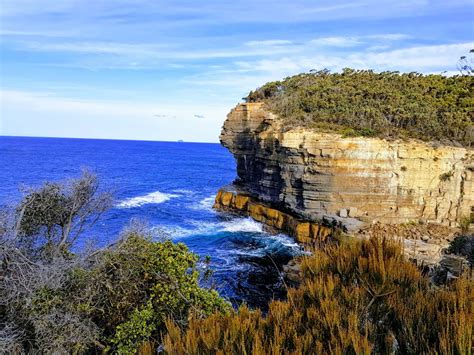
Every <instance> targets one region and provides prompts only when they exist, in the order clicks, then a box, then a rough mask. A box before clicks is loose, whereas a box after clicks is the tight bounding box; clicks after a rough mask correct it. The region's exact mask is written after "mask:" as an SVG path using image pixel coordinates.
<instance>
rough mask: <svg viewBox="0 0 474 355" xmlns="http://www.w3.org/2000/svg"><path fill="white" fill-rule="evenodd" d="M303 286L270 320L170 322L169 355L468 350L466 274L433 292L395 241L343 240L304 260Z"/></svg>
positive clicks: (236, 316)
mask: <svg viewBox="0 0 474 355" xmlns="http://www.w3.org/2000/svg"><path fill="white" fill-rule="evenodd" d="M301 268H302V274H303V275H302V276H303V277H302V279H303V281H302V283H301V285H300V286H299V287H298V288H295V289H290V290H289V291H288V299H287V300H286V301H273V302H272V303H271V304H270V309H269V312H268V315H267V316H266V317H263V316H262V314H261V312H260V311H258V310H257V311H252V310H249V309H248V308H246V307H242V308H240V309H239V310H238V311H235V312H233V313H232V314H230V315H222V314H214V315H212V316H210V317H208V318H207V319H193V320H192V321H190V322H189V324H188V327H187V328H185V327H180V326H179V325H177V324H176V323H174V322H172V321H168V322H167V323H166V325H167V329H168V333H167V335H166V336H165V337H164V340H163V344H164V348H165V350H166V351H167V352H168V353H173V354H174V353H176V354H198V353H223V354H227V353H252V354H269V353H271V354H280V353H292V354H307V353H315V354H323V353H337V354H341V353H349V354H368V353H391V352H395V353H470V352H471V351H472V349H471V346H472V340H473V338H472V324H473V322H474V315H473V311H472V309H473V305H474V300H473V296H472V295H473V292H474V286H473V283H472V280H471V279H469V278H468V277H467V276H465V277H463V278H460V279H459V280H457V281H455V282H453V283H452V284H450V285H448V286H446V287H444V288H441V289H438V290H435V289H433V288H432V287H431V286H430V283H429V281H428V279H426V278H425V277H424V276H422V275H421V273H420V271H419V270H418V269H417V267H416V266H415V265H414V264H411V263H409V262H407V261H405V260H404V259H403V256H402V253H401V247H400V245H398V244H397V243H395V242H393V241H389V240H386V239H383V238H373V239H371V240H366V241H354V240H350V241H345V242H343V243H340V244H332V245H327V246H325V247H323V248H322V249H319V250H314V251H313V255H311V256H306V257H303V258H302V260H301Z"/></svg>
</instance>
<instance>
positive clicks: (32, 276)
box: [0, 173, 474, 354]
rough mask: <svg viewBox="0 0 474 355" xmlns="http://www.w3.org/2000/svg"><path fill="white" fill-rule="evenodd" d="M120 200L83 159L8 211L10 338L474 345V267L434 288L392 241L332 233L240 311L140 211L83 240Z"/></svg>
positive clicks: (25, 343) (30, 348) (365, 346)
mask: <svg viewBox="0 0 474 355" xmlns="http://www.w3.org/2000/svg"><path fill="white" fill-rule="evenodd" d="M110 202H111V199H110V195H108V194H106V193H103V192H101V189H100V188H99V185H98V181H97V179H96V177H95V176H93V175H91V174H88V173H85V174H83V175H82V176H81V177H80V178H79V179H76V180H72V181H70V182H68V183H66V184H51V183H47V184H45V185H44V186H42V187H41V188H39V189H36V190H31V191H29V192H28V193H27V194H26V195H25V196H24V198H23V199H22V200H21V201H20V203H19V205H18V206H17V207H16V208H13V209H9V210H4V211H0V212H1V213H0V263H1V266H0V268H1V269H0V319H1V322H0V349H2V350H1V351H4V352H7V353H97V352H113V353H119V354H133V353H136V352H137V349H141V350H148V351H152V350H156V349H158V348H159V349H161V350H163V351H164V352H166V353H170V354H176V353H178V354H179V353H181V354H203V353H204V354H214V353H221V354H241V353H253V354H269V353H274V354H280V353H294V354H303V353H353V354H355V353H357V354H358V353H447V354H449V353H463V354H469V353H472V342H473V324H474V314H473V308H474V284H473V281H472V278H471V277H472V276H469V275H464V276H463V277H461V278H459V279H457V280H456V281H454V282H452V283H451V284H449V285H447V286H442V287H436V288H435V287H434V286H433V285H432V284H430V282H429V280H428V279H427V278H426V277H425V276H423V275H422V274H421V272H420V270H419V269H418V268H417V267H416V266H415V265H414V264H412V263H410V262H408V261H406V260H404V258H403V255H402V253H401V248H400V246H399V245H398V244H396V243H395V242H393V241H389V240H386V239H383V238H382V237H380V236H379V237H377V235H376V237H374V238H373V239H370V240H365V241H356V240H345V241H334V242H333V243H329V244H326V245H322V246H321V247H320V248H318V249H314V250H313V251H312V252H313V253H312V255H309V256H304V257H302V259H301V260H300V263H301V267H302V280H303V281H302V283H301V284H300V285H299V286H298V287H297V288H293V289H289V290H288V298H287V300H286V301H273V302H271V304H270V307H269V313H268V314H267V315H263V314H262V312H261V311H260V310H249V309H248V308H247V307H245V306H243V307H241V308H240V309H239V310H235V311H233V310H232V309H231V308H230V305H229V303H227V302H226V301H225V300H224V299H222V298H220V297H219V295H218V294H217V293H216V292H215V291H213V290H209V289H204V288H201V287H200V285H199V280H200V277H201V276H202V275H201V272H200V268H199V262H198V258H197V256H196V255H194V254H192V253H190V252H189V250H188V249H187V248H186V246H185V245H183V244H174V243H172V242H171V241H169V240H166V239H160V240H158V241H155V240H156V239H155V240H154V239H153V237H155V236H153V235H152V234H151V233H150V231H149V230H148V229H146V228H144V227H143V226H141V225H132V226H131V227H130V228H128V229H127V230H125V231H124V232H123V233H122V235H121V236H120V238H119V240H118V241H117V242H116V243H115V244H113V245H110V246H108V247H105V248H103V249H89V248H84V247H83V249H84V250H83V251H82V252H81V253H78V252H74V250H77V249H75V246H76V244H77V243H76V240H77V238H79V237H81V238H83V237H84V236H83V232H84V231H87V228H89V227H90V226H91V225H92V224H93V223H94V222H95V221H96V220H97V219H98V218H99V216H100V215H101V214H102V213H103V212H104V211H105V210H106V208H107V206H110ZM379 234H380V233H379Z"/></svg>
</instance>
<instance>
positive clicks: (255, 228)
mask: <svg viewBox="0 0 474 355" xmlns="http://www.w3.org/2000/svg"><path fill="white" fill-rule="evenodd" d="M219 225H220V226H221V228H222V231H224V232H231V233H236V232H255V233H263V226H262V224H261V223H258V222H256V221H254V220H253V219H251V218H235V219H232V220H230V221H227V222H221V223H219Z"/></svg>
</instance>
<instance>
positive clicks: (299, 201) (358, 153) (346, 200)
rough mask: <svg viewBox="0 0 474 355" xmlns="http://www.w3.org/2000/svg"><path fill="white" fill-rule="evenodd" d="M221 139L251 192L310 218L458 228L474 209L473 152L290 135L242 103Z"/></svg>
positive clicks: (312, 133) (306, 132) (304, 132)
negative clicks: (357, 219)
mask: <svg viewBox="0 0 474 355" xmlns="http://www.w3.org/2000/svg"><path fill="white" fill-rule="evenodd" d="M220 139H221V142H222V144H223V145H224V146H225V147H227V148H228V149H229V150H230V151H231V152H232V154H233V155H234V157H235V159H236V162H237V174H238V176H239V179H240V182H241V183H242V186H243V188H245V190H246V191H247V192H248V193H249V194H251V195H253V196H255V197H258V198H259V199H260V200H261V201H263V202H266V203H268V204H269V205H271V206H273V207H275V208H278V209H281V210H286V211H289V212H291V213H293V214H295V215H298V216H301V217H302V218H305V219H308V220H319V219H321V218H323V217H327V216H330V217H331V216H332V217H334V216H337V217H334V218H336V219H339V220H345V219H350V217H355V218H359V219H362V220H364V221H374V220H377V221H380V222H384V223H402V222H408V221H412V220H424V221H430V222H436V223H443V224H450V225H456V224H457V223H458V222H459V221H460V220H461V218H463V217H466V216H469V215H470V213H471V210H472V208H473V206H474V154H473V150H472V149H466V148H458V147H452V146H435V145H432V144H428V143H424V142H420V141H415V140H408V141H401V140H395V141H388V140H385V139H380V138H365V137H350V138H344V137H342V136H341V135H339V134H335V133H321V132H318V131H317V130H311V129H302V128H294V129H290V130H286V131H284V130H282V129H281V127H280V124H279V121H278V119H277V117H276V116H274V115H273V114H272V113H270V112H268V111H266V110H265V109H264V107H263V105H262V104H261V103H247V104H239V105H237V106H236V107H235V108H234V109H233V110H232V111H231V112H230V113H229V114H228V116H227V120H226V121H225V123H224V126H223V129H222V133H221V136H220Z"/></svg>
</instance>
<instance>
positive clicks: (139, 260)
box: [0, 173, 230, 354]
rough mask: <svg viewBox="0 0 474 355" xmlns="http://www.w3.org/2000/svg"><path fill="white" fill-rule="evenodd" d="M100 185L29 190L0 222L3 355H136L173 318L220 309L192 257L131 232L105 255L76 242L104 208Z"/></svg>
mask: <svg viewBox="0 0 474 355" xmlns="http://www.w3.org/2000/svg"><path fill="white" fill-rule="evenodd" d="M110 201H111V200H110V195H109V194H107V193H103V192H100V189H99V186H98V181H97V178H96V177H95V176H94V175H92V174H89V173H84V174H83V175H82V176H81V177H80V178H79V179H75V180H72V181H70V182H68V183H66V184H56V183H54V184H53V183H46V184H45V185H44V186H42V187H41V188H39V189H36V190H32V191H29V192H28V193H27V194H26V195H25V196H24V198H23V199H22V201H21V202H20V203H19V205H18V207H17V208H14V209H12V210H8V211H3V213H1V217H2V218H0V263H1V269H0V318H1V319H2V321H1V322H0V349H1V350H0V352H3V351H5V352H7V353H23V352H24V353H46V354H48V353H84V352H87V351H93V352H97V351H98V350H101V351H113V352H114V353H122V354H133V353H135V352H136V349H137V348H139V346H140V345H141V344H143V343H145V342H151V343H153V341H154V340H155V341H156V340H158V339H160V337H161V333H162V332H163V330H164V329H165V320H166V319H167V318H169V317H172V319H173V320H174V321H175V322H177V324H180V325H183V324H185V323H186V321H187V318H188V314H189V312H190V310H192V311H193V314H197V315H201V316H206V315H209V314H211V313H213V312H215V311H219V312H224V313H225V312H226V311H228V310H229V309H230V306H229V304H228V303H227V302H226V301H224V300H223V299H222V298H220V297H219V295H218V294H217V292H216V291H213V290H208V289H204V288H201V287H200V285H199V278H200V275H201V273H200V270H199V267H198V257H197V256H196V255H194V254H192V253H191V252H190V251H189V250H188V248H187V247H186V246H185V245H184V244H181V243H180V244H175V243H172V242H171V241H169V240H166V239H161V240H159V241H153V240H152V237H153V235H152V234H151V233H150V231H149V230H147V229H146V228H143V227H142V226H140V225H133V226H132V227H130V228H129V229H127V230H126V231H124V232H123V234H122V235H121V236H120V238H119V240H118V241H117V242H116V243H115V244H114V245H111V246H108V247H106V248H104V249H95V250H83V252H82V253H74V252H73V251H72V250H74V249H73V248H74V246H75V241H76V239H77V238H78V237H79V236H81V235H82V233H83V232H84V231H87V227H90V226H91V224H92V223H93V222H94V221H96V220H97V218H98V217H99V216H100V215H101V214H102V213H103V212H104V211H105V210H106V208H107V206H110Z"/></svg>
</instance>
